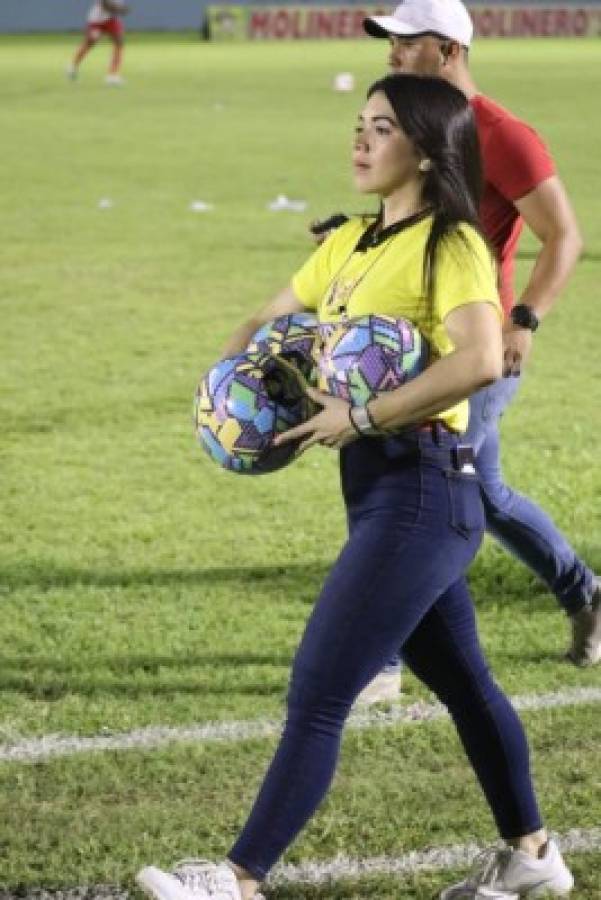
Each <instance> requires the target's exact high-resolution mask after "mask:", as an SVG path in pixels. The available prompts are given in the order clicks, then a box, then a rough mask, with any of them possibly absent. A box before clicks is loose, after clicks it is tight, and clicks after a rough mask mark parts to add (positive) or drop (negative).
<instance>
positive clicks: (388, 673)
mask: <svg viewBox="0 0 601 900" xmlns="http://www.w3.org/2000/svg"><path fill="white" fill-rule="evenodd" d="M400 695H401V669H400V668H398V669H383V670H382V671H381V672H379V673H378V674H377V675H376V677H375V678H374V679H373V680H372V681H370V682H369V684H368V685H367V686H366V687H364V688H363V690H362V691H361V693H360V694H359V696H358V697H357V699H356V700H355V704H356V705H357V706H373V705H374V703H395V702H396V701H397V700H398V699H399V697H400Z"/></svg>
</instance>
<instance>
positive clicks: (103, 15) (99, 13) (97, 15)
mask: <svg viewBox="0 0 601 900" xmlns="http://www.w3.org/2000/svg"><path fill="white" fill-rule="evenodd" d="M112 18H113V15H112V13H108V12H107V11H106V9H105V8H104V6H103V5H102V3H100V2H98V3H94V5H93V6H92V7H91V9H90V11H89V13H88V22H89V23H90V25H96V24H97V23H99V22H108V20H109V19H112Z"/></svg>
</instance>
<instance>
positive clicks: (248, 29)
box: [207, 3, 601, 41]
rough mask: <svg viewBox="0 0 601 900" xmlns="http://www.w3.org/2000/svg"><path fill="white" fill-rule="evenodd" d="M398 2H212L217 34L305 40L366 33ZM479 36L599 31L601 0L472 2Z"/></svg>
mask: <svg viewBox="0 0 601 900" xmlns="http://www.w3.org/2000/svg"><path fill="white" fill-rule="evenodd" d="M392 6H394V3H391V4H390V5H381V6H375V5H373V6H372V5H371V4H370V5H368V4H366V5H365V6H364V7H359V6H319V7H317V6H315V7H314V6H258V5H257V6H254V5H252V6H246V5H245V6H241V5H240V6H237V5H234V4H223V5H220V6H217V5H216V6H209V7H208V8H207V30H208V33H209V37H210V38H211V39H214V40H251V41H266V40H276V41H277V40H305V39H313V40H315V39H328V38H362V37H365V32H364V31H363V19H364V18H365V17H366V16H373V15H377V14H378V13H380V14H381V13H384V12H389V11H390V9H391V8H392ZM469 10H470V13H471V15H472V18H473V20H474V26H475V33H476V35H477V36H478V37H515V38H517V37H594V36H596V37H599V36H601V3H598V4H596V5H592V4H590V5H589V4H586V5H582V6H574V5H563V6H562V5H559V4H558V5H551V4H549V5H542V4H539V5H530V6H525V5H522V4H519V5H517V4H516V5H509V4H507V5H505V4H497V3H495V4H490V5H485V4H476V5H473V6H470V7H469Z"/></svg>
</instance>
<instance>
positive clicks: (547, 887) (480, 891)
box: [440, 840, 574, 900]
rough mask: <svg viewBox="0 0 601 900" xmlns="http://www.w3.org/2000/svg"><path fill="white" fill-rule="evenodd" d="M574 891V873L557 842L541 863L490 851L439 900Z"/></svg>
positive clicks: (497, 899)
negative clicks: (463, 879)
mask: <svg viewBox="0 0 601 900" xmlns="http://www.w3.org/2000/svg"><path fill="white" fill-rule="evenodd" d="M573 887H574V879H573V877H572V873H571V872H570V870H569V869H568V867H567V866H566V864H565V863H564V861H563V859H562V856H561V853H560V852H559V848H558V846H557V844H556V843H555V841H552V840H550V841H549V842H548V844H547V850H546V852H545V855H544V856H543V857H542V859H534V857H532V856H529V854H527V853H524V852H523V851H522V850H513V849H512V848H511V847H504V848H498V847H491V848H490V849H489V850H485V851H484V852H483V853H481V854H480V855H479V856H478V857H476V859H475V860H474V867H473V870H472V872H471V874H470V875H468V877H467V878H466V879H465V881H462V882H461V883H460V884H455V885H453V887H448V888H445V890H444V891H442V893H441V894H440V900H521V898H523V897H542V896H545V897H546V896H549V897H567V895H568V894H569V893H570V891H571V890H572V888H573Z"/></svg>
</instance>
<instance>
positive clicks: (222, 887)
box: [136, 859, 265, 900]
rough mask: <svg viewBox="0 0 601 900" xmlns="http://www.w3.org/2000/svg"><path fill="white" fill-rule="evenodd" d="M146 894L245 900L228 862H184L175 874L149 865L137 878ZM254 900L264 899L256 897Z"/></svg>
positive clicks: (168, 899)
mask: <svg viewBox="0 0 601 900" xmlns="http://www.w3.org/2000/svg"><path fill="white" fill-rule="evenodd" d="M136 882H137V884H138V885H139V886H140V887H141V888H142V890H143V891H144V893H145V894H148V896H149V897H153V898H155V900H242V894H241V893H240V886H239V884H238V879H237V878H236V876H235V875H234V873H233V871H232V870H231V869H230V867H229V866H228V865H226V863H220V864H219V865H216V864H215V863H211V862H207V861H206V860H204V859H184V860H182V861H181V862H179V863H177V864H176V865H175V867H174V869H173V871H172V872H163V870H162V869H157V868H156V867H155V866H146V868H145V869H140V871H139V872H138V874H137V875H136ZM254 900H265V898H264V897H263V896H262V895H261V894H255V897H254Z"/></svg>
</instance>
